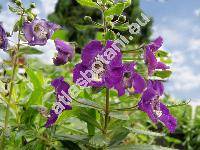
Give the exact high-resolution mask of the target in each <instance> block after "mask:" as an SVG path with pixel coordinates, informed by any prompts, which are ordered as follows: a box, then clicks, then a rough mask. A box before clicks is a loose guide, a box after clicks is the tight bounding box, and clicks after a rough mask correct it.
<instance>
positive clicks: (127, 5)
mask: <svg viewBox="0 0 200 150" xmlns="http://www.w3.org/2000/svg"><path fill="white" fill-rule="evenodd" d="M131 2H132V0H126V1H125V2H124V4H125V7H126V8H127V7H129V6H130V5H131Z"/></svg>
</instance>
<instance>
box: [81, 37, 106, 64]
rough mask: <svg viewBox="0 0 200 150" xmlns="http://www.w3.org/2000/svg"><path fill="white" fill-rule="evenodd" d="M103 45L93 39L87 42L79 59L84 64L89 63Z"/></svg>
mask: <svg viewBox="0 0 200 150" xmlns="http://www.w3.org/2000/svg"><path fill="white" fill-rule="evenodd" d="M102 48H103V45H102V44H101V42H100V41H97V40H93V41H91V42H90V43H89V44H87V45H86V46H85V47H84V48H83V51H82V54H81V59H82V62H83V64H84V65H91V63H93V62H94V59H95V57H96V56H97V55H98V54H99V53H100V52H101V51H102Z"/></svg>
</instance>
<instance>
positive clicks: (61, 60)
mask: <svg viewBox="0 0 200 150" xmlns="http://www.w3.org/2000/svg"><path fill="white" fill-rule="evenodd" d="M67 61H68V56H67V55H66V54H62V53H58V55H57V56H56V58H53V63H54V64H55V65H56V66H60V65H64V64H66V63H67Z"/></svg>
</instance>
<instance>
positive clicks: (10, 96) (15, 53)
mask: <svg viewBox="0 0 200 150" xmlns="http://www.w3.org/2000/svg"><path fill="white" fill-rule="evenodd" d="M22 17H23V13H22V14H21V16H20V19H22ZM20 34H21V31H20V30H19V31H18V43H17V48H16V49H15V51H14V56H13V61H12V62H13V63H12V67H13V69H12V76H11V80H10V90H9V98H8V104H7V108H6V114H5V120H4V132H3V139H2V144H3V149H4V141H5V131H6V129H7V127H8V121H9V115H10V110H9V109H10V106H9V104H10V102H11V101H12V94H13V88H14V82H15V75H16V70H17V59H18V58H17V57H18V56H17V53H18V51H19V49H20Z"/></svg>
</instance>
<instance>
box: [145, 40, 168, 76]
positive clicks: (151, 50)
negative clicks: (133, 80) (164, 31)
mask: <svg viewBox="0 0 200 150" xmlns="http://www.w3.org/2000/svg"><path fill="white" fill-rule="evenodd" d="M162 44H163V39H162V37H158V38H157V39H156V40H154V41H153V42H152V43H151V44H149V45H147V46H146V51H145V55H144V56H145V62H146V63H147V65H148V72H149V75H152V74H153V73H154V71H155V70H156V69H162V70H166V69H169V67H168V66H166V65H165V64H164V63H162V62H158V60H157V59H156V56H155V52H156V51H158V49H159V48H160V47H161V46H162Z"/></svg>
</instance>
